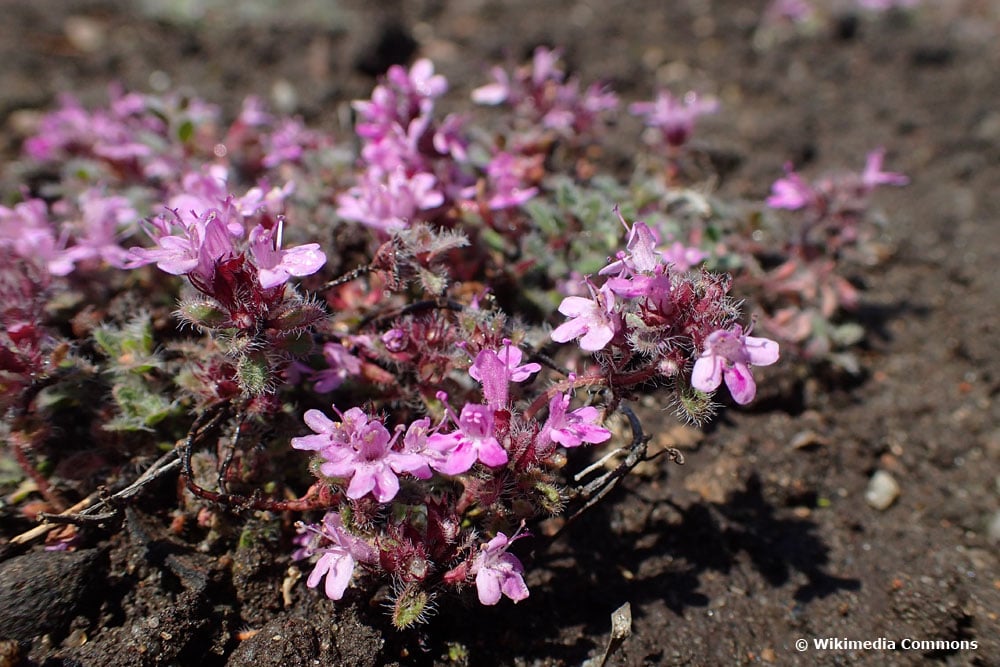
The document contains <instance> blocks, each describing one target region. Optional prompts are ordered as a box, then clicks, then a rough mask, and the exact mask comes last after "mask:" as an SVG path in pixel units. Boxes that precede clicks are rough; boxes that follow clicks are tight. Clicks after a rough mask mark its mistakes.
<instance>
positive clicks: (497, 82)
mask: <svg viewBox="0 0 1000 667" xmlns="http://www.w3.org/2000/svg"><path fill="white" fill-rule="evenodd" d="M490 74H492V75H493V83H488V84H486V85H485V86H480V87H479V88H476V89H475V90H473V91H472V101H473V102H475V103H476V104H486V105H491V106H495V105H497V104H502V103H503V102H506V101H507V100H508V99H509V98H510V96H511V92H512V90H511V85H510V76H509V75H508V74H507V70H505V69H504V68H503V67H494V68H493V69H491V70H490Z"/></svg>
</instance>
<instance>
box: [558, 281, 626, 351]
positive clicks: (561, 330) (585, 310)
mask: <svg viewBox="0 0 1000 667" xmlns="http://www.w3.org/2000/svg"><path fill="white" fill-rule="evenodd" d="M588 284H589V283H588ZM591 293H592V294H593V299H585V298H583V297H581V296H568V297H566V298H565V299H563V300H562V303H561V304H559V312H560V313H562V314H563V315H567V316H569V317H570V320H569V321H567V322H563V323H562V324H560V325H559V326H558V327H556V328H555V329H554V330H553V331H552V334H551V336H552V340H554V341H556V342H557V343H565V342H567V341H571V340H573V339H574V338H579V339H580V348H581V349H583V350H586V351H588V352H597V351H598V350H603V349H604V347H605V346H606V345H607V344H608V343H610V342H611V339H612V338H614V337H615V333H617V331H618V328H619V321H618V318H617V317H616V316H615V315H614V307H615V299H614V295H613V294H612V293H611V292H610V290H602V291H600V292H597V291H595V290H594V289H593V287H591Z"/></svg>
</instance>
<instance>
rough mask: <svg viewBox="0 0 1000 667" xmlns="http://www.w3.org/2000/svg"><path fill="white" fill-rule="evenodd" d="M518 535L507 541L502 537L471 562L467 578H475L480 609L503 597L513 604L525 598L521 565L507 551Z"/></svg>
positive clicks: (494, 539)
mask: <svg viewBox="0 0 1000 667" xmlns="http://www.w3.org/2000/svg"><path fill="white" fill-rule="evenodd" d="M518 537H519V535H517V534H515V535H514V537H511V538H509V539H508V538H507V536H506V535H505V534H504V533H497V534H496V537H494V538H493V539H492V540H490V541H489V542H488V543H487V544H484V545H482V549H481V551H480V552H479V553H478V554H477V555H476V558H475V560H473V562H472V568H471V569H470V570H469V571H470V573H471V574H474V575H475V576H476V590H477V592H478V593H479V601H480V602H481V603H482V604H484V605H495V604H496V603H497V602H499V601H500V597H501V596H503V595H506V596H507V597H509V598H510V599H511V600H513V601H514V602H520V601H521V600H523V599H525V598H526V597H528V587H527V585H525V583H524V565H522V564H521V561H520V560H519V559H518V558H517V556H515V555H514V554H512V553H508V552H507V549H508V548H509V547H510V545H511V544H512V543H513V542H514V540H516V539H518Z"/></svg>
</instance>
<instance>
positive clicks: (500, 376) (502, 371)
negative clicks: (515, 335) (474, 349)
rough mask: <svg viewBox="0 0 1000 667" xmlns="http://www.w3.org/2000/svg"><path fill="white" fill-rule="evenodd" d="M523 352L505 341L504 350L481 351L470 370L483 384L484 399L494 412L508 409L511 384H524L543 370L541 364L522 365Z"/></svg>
mask: <svg viewBox="0 0 1000 667" xmlns="http://www.w3.org/2000/svg"><path fill="white" fill-rule="evenodd" d="M521 356H522V354H521V350H520V349H518V348H517V347H515V346H513V345H511V344H510V341H509V340H505V341H504V345H503V350H501V351H499V352H495V351H493V350H480V352H479V354H477V355H476V360H475V361H474V362H473V364H472V366H471V367H470V368H469V375H471V376H472V378H473V379H474V380H478V381H479V382H481V383H482V384H483V397H484V398H485V399H486V403H487V405H489V406H490V407H491V408H493V409H494V410H500V409H502V408H506V407H507V400H508V399H507V397H508V393H509V392H508V390H509V387H510V383H511V382H524V381H525V380H527V379H528V378H529V377H531V376H532V375H533V374H534V373H537V372H538V371H540V370H542V367H541V366H540V365H539V364H535V363H531V364H524V365H523V366H521V365H519V364H520V363H521Z"/></svg>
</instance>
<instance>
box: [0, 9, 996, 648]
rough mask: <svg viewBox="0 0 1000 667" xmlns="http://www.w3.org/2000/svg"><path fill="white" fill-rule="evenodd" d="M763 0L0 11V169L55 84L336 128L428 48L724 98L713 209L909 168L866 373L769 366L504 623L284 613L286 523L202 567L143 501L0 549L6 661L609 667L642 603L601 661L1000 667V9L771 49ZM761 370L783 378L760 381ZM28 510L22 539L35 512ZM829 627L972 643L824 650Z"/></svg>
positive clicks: (890, 208)
mask: <svg viewBox="0 0 1000 667" xmlns="http://www.w3.org/2000/svg"><path fill="white" fill-rule="evenodd" d="M375 4H378V6H379V9H377V10H375V9H371V8H369V5H375ZM764 4H765V3H764V2H761V1H760V0H753V1H747V0H715V1H710V0H676V1H673V2H659V1H655V0H641V1H630V2H626V1H625V0H603V1H600V2H598V1H596V0H591V1H587V0H576V1H570V0H548V1H546V2H538V1H527V0H510V1H507V2H486V1H483V0H423V1H415V2H404V1H402V0H399V1H396V2H389V1H387V2H383V3H364V2H361V1H360V0H351V1H344V2H336V3H325V2H321V1H320V0H307V1H303V2H297V3H290V4H289V5H287V6H286V7H284V8H282V9H280V10H279V9H276V8H275V7H276V6H277V5H278V3H269V2H262V1H261V0H257V1H255V2H247V3H232V4H230V3H223V2H210V1H209V0H205V1H204V2H201V3H195V2H187V3H185V2H168V1H167V0H142V1H140V2H136V3H128V2H125V1H124V0H122V1H121V2H113V1H110V0H89V1H81V2H74V3H65V2H62V1H61V0H35V1H34V2H31V3H26V2H14V1H12V0H7V1H6V2H3V3H0V6H2V10H3V14H4V20H3V21H0V91H2V93H0V124H2V127H3V128H4V130H3V134H2V142H0V147H2V148H3V149H4V150H5V151H7V154H9V152H10V151H11V150H13V149H14V148H15V147H16V141H17V136H18V123H19V122H20V119H22V118H23V115H22V113H21V112H23V111H24V110H26V109H33V108H40V107H46V106H48V105H50V104H51V103H52V101H53V99H54V97H55V95H56V94H57V93H59V92H61V91H73V92H76V93H78V94H80V95H81V96H82V97H83V98H84V99H85V100H87V101H91V102H93V103H99V102H101V101H103V100H104V98H105V87H106V84H107V83H108V82H109V81H110V80H119V81H121V82H123V83H124V84H125V85H126V86H127V87H129V88H132V89H136V90H150V89H151V88H157V87H163V86H165V85H169V86H173V87H177V86H181V87H184V88H186V89H189V90H192V91H195V92H197V94H198V95H200V96H201V97H204V98H206V99H209V100H212V101H215V102H218V103H221V104H223V106H224V107H225V108H226V109H227V110H228V111H230V112H232V111H234V110H235V109H236V108H237V107H238V104H239V102H240V101H241V100H242V98H243V97H244V96H245V95H246V94H248V93H256V94H261V95H263V96H277V98H279V99H280V100H284V103H285V104H288V105H290V106H291V107H294V109H295V110H296V111H297V112H299V113H302V114H303V115H304V116H305V117H306V119H307V120H308V121H310V122H311V123H314V124H320V125H326V126H330V127H332V126H333V125H335V124H336V119H337V118H338V113H339V110H342V109H343V105H344V103H345V101H347V100H350V99H352V98H356V97H362V96H365V95H367V94H368V92H369V91H370V88H371V86H372V85H373V83H374V79H373V76H372V75H373V74H374V73H377V72H379V71H382V70H384V69H385V67H386V66H388V65H389V64H390V63H392V62H396V61H405V60H406V59H408V58H410V57H412V56H414V55H426V56H429V57H431V58H432V59H434V61H435V62H436V64H437V67H438V69H439V70H440V71H441V72H442V73H443V74H445V75H446V76H448V78H449V80H450V81H451V85H452V94H453V96H454V97H453V99H455V100H457V99H461V98H462V97H463V96H465V95H467V93H468V91H469V90H470V89H471V88H472V87H474V86H476V85H480V84H481V83H483V82H485V80H486V71H487V68H488V65H489V64H492V63H494V62H496V61H498V60H502V59H503V58H505V57H506V56H508V55H510V56H513V57H514V58H516V59H520V58H521V57H523V56H525V55H526V54H528V53H530V50H531V49H532V48H533V47H534V46H536V45H539V44H547V45H557V46H562V47H564V48H565V53H566V59H567V61H568V64H569V65H570V67H571V68H572V69H573V70H575V71H577V72H579V73H580V74H581V76H582V78H583V79H584V80H588V81H589V80H594V79H602V80H606V81H608V82H610V83H611V84H613V86H614V87H615V89H616V90H617V91H618V92H619V93H620V94H621V95H622V96H623V97H624V98H625V99H626V100H632V99H640V98H649V97H651V95H652V92H653V89H654V86H655V85H656V84H657V83H659V84H664V85H670V86H671V87H672V88H674V89H675V90H686V89H687V88H689V87H695V88H698V89H700V90H710V91H714V92H716V93H717V94H718V95H719V97H720V98H721V100H722V110H721V112H720V113H719V114H718V115H716V116H713V117H711V118H708V119H707V120H706V122H705V123H704V124H703V125H702V130H701V131H700V132H699V135H700V137H701V141H703V142H705V143H707V144H708V145H709V146H710V147H711V148H712V149H713V150H716V151H717V152H718V153H719V154H720V155H723V156H727V164H729V165H730V169H729V170H728V171H727V172H726V173H725V178H724V179H723V180H722V181H721V182H720V184H719V188H720V189H721V191H722V193H723V194H726V195H739V196H744V197H750V198H755V199H758V200H760V199H763V197H764V196H766V194H767V192H768V188H769V186H770V184H771V182H772V181H773V180H774V179H775V178H777V177H778V176H779V175H780V174H781V167H782V164H783V163H784V162H785V161H787V160H793V161H795V163H796V164H797V165H800V166H802V168H803V171H804V172H805V173H806V174H816V173H819V172H821V171H824V170H826V169H830V168H834V167H851V168H854V167H857V166H860V163H861V161H863V156H864V153H865V152H866V151H867V150H870V149H871V148H874V147H876V146H880V145H883V146H885V147H886V148H887V149H888V152H889V153H888V154H889V163H888V164H889V165H890V166H891V168H892V169H893V170H894V171H895V170H898V171H902V172H904V173H906V174H908V175H909V176H910V177H911V179H912V183H911V185H910V186H909V187H907V188H905V189H899V190H894V191H892V192H886V193H884V194H881V195H880V196H879V198H878V202H879V206H880V207H881V208H882V209H883V210H884V211H885V212H886V214H887V216H888V218H889V219H890V220H891V224H890V226H889V227H888V229H887V235H888V236H887V239H886V240H887V241H888V242H890V243H891V244H892V245H893V246H894V247H895V248H896V252H895V255H894V256H893V257H892V258H891V260H890V261H888V262H886V263H885V264H883V265H881V266H879V267H876V268H873V269H872V270H871V271H870V272H869V273H868V274H867V275H865V276H863V277H862V278H863V281H864V283H865V286H866V291H865V293H864V295H865V296H864V304H863V307H862V311H861V316H862V319H863V321H864V323H865V325H866V326H867V327H868V328H869V330H870V332H871V334H870V336H869V337H868V339H867V341H866V344H865V346H864V348H863V349H862V350H861V352H860V354H861V357H862V360H863V365H864V369H865V370H864V374H863V376H862V377H861V378H859V379H849V378H846V377H834V378H828V377H827V378H816V377H811V376H809V375H808V374H807V373H806V371H805V369H804V368H802V369H798V370H796V369H795V368H791V369H789V368H784V369H775V370H772V369H765V370H770V371H772V374H771V375H769V374H768V373H764V374H762V378H763V379H762V380H761V382H760V385H761V387H762V395H761V400H759V401H758V403H757V404H756V405H755V406H753V407H751V408H750V409H749V410H734V409H729V410H727V411H725V412H724V413H723V414H722V415H721V416H720V418H718V419H717V420H716V422H715V423H714V424H713V425H712V426H711V427H710V428H709V429H708V432H707V434H706V437H705V438H704V439H702V440H701V441H699V442H697V443H693V444H691V445H690V446H689V448H688V449H687V450H686V451H685V456H686V459H687V462H686V464H685V465H684V466H682V467H678V466H674V465H670V464H667V463H663V464H662V465H659V466H657V467H654V468H652V469H647V470H645V471H643V473H642V474H640V475H636V476H634V477H632V478H630V479H629V480H627V482H626V484H625V485H624V487H625V488H623V489H620V490H619V491H617V492H616V493H615V495H614V496H613V497H612V498H611V499H610V500H609V502H607V503H605V504H604V505H602V506H601V507H599V508H598V509H597V510H596V511H595V513H594V514H593V515H592V516H590V517H588V518H587V520H586V521H581V522H580V523H579V524H578V525H576V526H574V527H573V529H571V530H570V531H569V532H568V533H567V534H566V536H565V537H564V538H561V539H560V540H559V541H557V542H556V543H555V544H554V545H553V546H552V547H551V548H549V549H547V550H544V551H536V552H535V553H534V554H532V556H531V558H532V559H533V560H532V565H531V566H530V567H529V570H530V572H531V576H530V578H529V580H528V584H529V586H530V588H531V597H530V598H529V599H527V600H525V601H524V602H522V603H521V604H518V605H517V606H516V607H515V606H514V605H512V604H508V603H503V604H500V605H498V606H497V607H493V608H480V607H479V606H478V605H477V606H475V607H472V606H463V604H462V603H460V602H457V601H453V600H446V601H442V603H441V604H440V610H439V613H438V614H437V615H436V616H435V617H434V619H433V620H432V622H431V623H430V624H428V625H426V626H423V627H421V628H420V629H419V630H417V631H414V632H406V633H399V632H396V631H394V630H392V629H391V628H390V627H389V624H388V622H387V619H386V617H385V614H384V611H383V610H382V609H381V608H380V607H379V602H378V601H377V600H376V601H375V602H373V603H369V601H368V599H367V598H364V599H363V598H362V597H361V596H356V597H354V598H353V599H347V600H345V601H342V602H341V603H336V604H335V603H333V602H331V601H329V600H326V599H325V598H322V596H320V595H318V594H317V593H316V592H315V591H312V590H309V589H307V588H306V587H305V586H304V584H303V583H302V582H299V583H298V584H297V585H296V586H295V587H293V588H292V589H290V590H289V591H288V599H287V600H286V599H284V598H283V596H282V590H281V585H282V580H283V578H284V576H285V572H286V569H287V567H288V564H289V561H288V550H287V545H285V544H280V543H279V540H278V537H277V536H273V537H271V538H270V539H260V540H257V541H256V542H255V546H254V547H253V548H245V549H238V550H237V549H234V551H233V552H232V553H230V554H223V555H221V556H220V555H217V554H213V555H208V554H203V553H199V552H197V551H196V550H194V549H193V548H191V547H190V546H189V545H185V544H184V543H180V542H178V541H177V540H176V538H172V537H168V536H167V533H166V530H165V527H164V523H163V521H162V520H160V519H158V518H156V517H155V516H152V513H151V512H150V511H149V507H150V506H151V501H150V500H148V499H147V500H146V501H144V502H143V503H141V504H140V505H139V506H137V507H136V509H135V511H133V512H131V513H130V516H129V518H128V520H127V521H126V524H125V525H124V526H123V527H122V529H121V530H120V531H118V532H115V533H112V534H107V535H105V536H104V537H102V538H101V540H100V541H99V542H97V543H93V544H88V545H87V546H88V548H86V549H82V550H80V551H77V552H74V553H46V552H42V551H40V550H32V551H30V552H27V553H23V554H22V553H18V552H16V551H15V550H12V549H8V548H4V549H0V558H2V559H3V560H0V573H2V574H0V609H15V608H16V609H18V610H24V609H30V610H32V613H31V614H27V615H26V614H23V613H22V614H20V615H18V616H17V618H18V619H20V620H18V621H17V624H16V627H15V625H11V624H10V623H11V621H10V620H9V618H10V616H9V615H8V616H6V617H4V616H3V612H0V640H3V639H8V638H14V639H21V642H20V644H19V645H18V646H16V647H15V646H14V645H13V644H11V643H6V644H2V645H0V647H3V650H6V651H8V653H7V655H10V656H11V657H10V658H5V657H4V655H5V654H4V653H3V651H0V665H16V664H30V665H36V664H38V665H41V664H44V665H48V666H56V665H65V666H69V665H108V666H116V665H123V666H124V665H228V666H230V667H238V666H245V665H253V666H255V667H265V666H268V665H312V664H324V665H381V664H394V663H400V664H442V665H443V664H470V665H492V664H496V665H526V666H527V665H538V666H541V665H578V664H581V663H583V662H584V661H585V660H588V659H592V660H594V662H592V663H591V664H599V661H600V656H601V655H602V654H603V651H604V647H605V646H606V644H607V642H608V638H609V635H610V629H611V620H610V616H611V613H612V612H613V611H614V610H615V609H617V608H618V607H620V606H621V605H622V604H624V603H626V602H629V603H630V604H631V612H632V617H633V628H632V636H631V637H629V638H628V639H626V640H625V641H624V643H623V644H622V645H621V647H620V648H618V649H617V651H615V652H614V654H613V655H612V657H611V658H610V660H609V664H621V665H727V664H749V663H770V664H776V665H798V664H802V665H806V664H810V665H812V664H820V665H845V664H862V665H867V664H872V665H876V664H877V665H915V664H933V663H940V664H947V665H995V664H1000V617H998V614H1000V563H998V549H997V544H998V541H1000V526H998V525H997V524H998V522H1000V401H998V400H997V394H998V392H1000V356H998V355H997V354H996V347H997V343H998V342H1000V317H998V315H997V308H998V306H1000V281H998V280H997V278H996V276H997V274H996V271H997V263H998V261H1000V227H998V224H1000V106H998V101H1000V77H998V74H997V73H998V72H1000V8H998V5H997V4H996V3H994V2H992V1H990V0H982V1H980V2H977V1H975V0H963V1H959V0H926V1H925V2H924V3H923V6H922V7H921V9H919V10H918V11H917V12H916V13H914V14H912V15H903V14H902V13H894V12H891V13H888V14H883V15H879V16H864V17H858V16H847V15H842V16H840V17H839V18H838V19H836V20H834V21H832V22H830V23H828V24H826V25H824V26H822V27H821V28H820V29H819V30H818V31H817V32H815V34H812V35H807V36H799V37H793V38H790V39H789V40H788V41H786V42H784V43H783V44H781V45H780V46H775V47H773V48H771V49H769V50H764V51H761V50H755V49H754V47H753V37H754V32H755V25H756V22H757V20H758V17H759V15H760V13H761V11H762V8H763V5H764ZM272 5H273V6H272ZM185 7H186V8H198V7H201V8H203V9H204V13H203V15H201V16H191V15H188V16H185V15H184V14H183V13H182V12H181V11H180V9H178V8H181V9H183V8H185ZM621 150H622V155H621V156H620V157H622V158H624V159H627V157H628V147H627V146H623V147H622V149H621ZM768 377H771V378H774V379H775V384H776V385H779V384H782V383H784V386H785V389H782V390H780V391H777V390H776V391H774V392H773V393H771V394H768V393H767V389H766V387H767V378H768ZM789 386H791V387H792V388H793V389H788V387H789ZM646 418H647V421H646V423H645V426H646V429H647V430H648V431H651V432H653V433H662V432H666V431H668V430H669V429H670V428H672V425H673V422H672V421H671V419H672V417H671V416H670V413H669V412H658V411H656V410H655V409H650V410H648V414H647V416H646ZM655 420H660V421H661V422H662V424H657V423H656V421H655ZM800 445H803V446H800ZM877 470H883V471H886V472H888V473H890V474H891V475H892V476H893V478H894V479H895V480H896V481H897V482H898V484H899V487H900V496H899V498H898V500H897V501H896V502H895V504H893V505H892V506H891V507H890V508H888V509H887V510H884V511H879V510H876V509H873V508H872V507H870V506H869V505H868V504H867V503H866V502H865V491H866V488H867V486H868V484H869V480H870V478H871V477H872V475H873V474H874V473H875V472H876V471H877ZM159 492H162V493H165V494H170V493H173V489H172V487H171V486H170V485H167V486H166V487H165V488H163V489H160V490H159ZM154 505H155V503H154ZM13 511H14V510H13V509H11V508H9V507H7V508H4V509H3V510H2V518H0V535H2V536H3V537H2V541H3V542H6V540H7V539H9V538H10V536H11V535H13V534H15V532H20V531H21V530H23V529H24V527H25V526H24V523H23V521H20V520H17V519H16V518H15V517H13V516H12V515H13ZM248 520H249V521H251V522H252V521H261V522H262V527H261V529H260V530H261V532H262V534H267V530H266V527H264V525H263V524H264V523H265V522H264V520H263V519H260V518H252V517H251V518H249V519H248ZM991 525H992V526H993V527H992V528H990V526H991ZM25 616H29V617H31V618H30V622H29V621H28V620H24V619H25ZM3 618H7V619H8V620H7V621H6V623H8V625H7V627H4V624H5V622H4V621H3V620H2V619H3ZM254 631H259V632H256V633H254ZM826 637H829V638H841V639H850V640H878V639H880V638H885V639H886V640H891V641H894V642H896V644H897V647H899V645H900V642H901V641H902V640H903V639H906V638H909V639H915V640H935V639H943V640H962V639H966V640H975V641H976V642H977V643H978V648H976V649H975V650H937V651H935V650H930V651H928V650H896V651H887V650H875V649H871V650H849V649H840V650H825V651H823V650H817V649H815V648H814V646H813V645H812V640H813V639H814V638H826ZM32 638H34V639H32ZM797 639H806V640H807V641H809V642H810V646H809V647H808V649H807V650H806V651H801V652H800V651H798V650H796V646H795V642H796V640H797ZM17 656H20V658H18V657H17ZM19 659H20V661H21V662H18V660H19Z"/></svg>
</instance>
